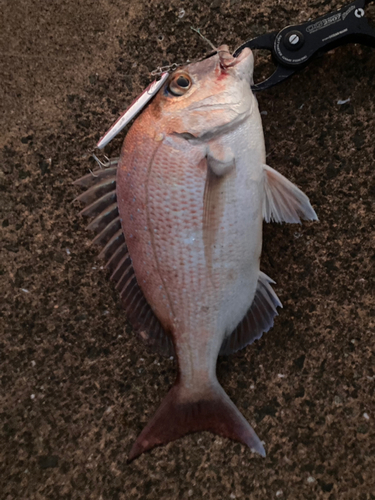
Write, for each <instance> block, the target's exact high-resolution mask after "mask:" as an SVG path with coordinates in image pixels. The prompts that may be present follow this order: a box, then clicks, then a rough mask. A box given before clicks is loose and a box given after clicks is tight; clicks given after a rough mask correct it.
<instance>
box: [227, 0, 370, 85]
mask: <svg viewBox="0 0 375 500" xmlns="http://www.w3.org/2000/svg"><path fill="white" fill-rule="evenodd" d="M372 1H373V0H356V1H355V2H353V3H351V4H349V5H346V6H345V7H343V8H342V9H340V10H338V11H337V12H330V13H329V14H326V15H325V16H322V17H319V18H317V19H314V20H312V21H308V22H307V23H303V24H298V25H295V26H287V27H286V28H284V29H282V30H281V31H274V32H272V33H267V34H266V35H261V36H259V37H257V38H254V39H252V40H249V41H248V42H246V43H244V44H243V45H241V46H240V47H239V48H238V49H237V50H236V51H235V53H234V56H235V57H237V56H238V55H239V53H240V52H241V51H242V50H243V49H244V48H245V47H249V48H250V49H266V50H270V51H271V53H272V58H273V60H274V62H275V64H276V70H275V72H274V73H273V74H272V75H271V76H270V77H269V78H267V80H264V81H263V82H260V83H257V84H254V85H252V89H253V90H265V89H268V88H270V87H272V86H273V85H276V84H278V83H280V82H282V81H283V80H285V79H286V78H289V77H290V76H291V75H293V73H295V72H296V71H298V70H300V69H302V68H304V67H305V66H306V65H307V64H308V63H309V62H310V61H311V59H313V58H314V57H316V56H317V55H318V54H321V53H323V52H327V51H329V50H331V49H333V48H334V47H337V46H339V45H344V44H346V43H361V44H364V45H368V46H370V47H375V29H374V28H372V27H371V26H370V24H369V23H368V19H367V18H366V16H365V6H366V4H368V3H370V2H372Z"/></svg>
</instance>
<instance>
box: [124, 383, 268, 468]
mask: <svg viewBox="0 0 375 500" xmlns="http://www.w3.org/2000/svg"><path fill="white" fill-rule="evenodd" d="M200 431H210V432H212V433H214V434H219V435H220V436H223V437H226V438H230V439H233V440H235V441H239V442H240V443H243V444H246V445H247V446H248V447H249V448H251V450H253V451H255V452H257V453H259V454H260V455H261V456H262V457H265V456H266V452H265V451H264V448H263V445H262V443H261V441H260V440H259V438H258V436H257V435H256V433H255V431H254V430H253V429H252V427H251V426H250V425H249V423H248V422H247V420H246V419H245V418H244V416H243V415H242V414H241V413H240V412H239V410H238V409H237V407H236V406H235V404H234V403H233V402H232V401H231V400H230V399H229V397H228V395H227V394H226V393H225V391H224V389H223V388H222V387H221V386H220V385H219V384H218V383H217V384H216V385H215V386H214V387H213V388H210V390H209V391H207V393H206V395H205V397H204V398H202V399H199V400H198V399H197V398H191V400H189V397H188V394H186V389H185V388H183V387H182V386H181V385H179V384H178V383H177V384H176V385H174V386H173V387H172V389H171V390H170V391H169V393H168V394H167V396H166V397H165V398H164V400H163V401H162V404H161V405H160V406H159V408H158V410H157V411H156V413H155V415H154V416H153V418H152V419H151V420H150V421H149V423H148V424H147V426H146V427H145V428H144V429H143V431H142V432H141V434H140V435H139V436H138V438H137V440H136V441H135V443H134V445H133V447H132V449H131V451H130V455H129V461H131V460H133V459H134V458H136V457H138V456H139V455H141V454H142V453H143V452H145V451H147V450H150V449H151V448H154V447H155V446H159V445H162V444H167V443H169V442H170V441H174V440H176V439H178V438H180V437H182V436H184V435H185V434H190V433H193V432H200Z"/></svg>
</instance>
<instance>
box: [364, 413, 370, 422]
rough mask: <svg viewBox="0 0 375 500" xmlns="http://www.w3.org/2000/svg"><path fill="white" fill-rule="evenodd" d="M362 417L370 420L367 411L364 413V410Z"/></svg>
mask: <svg viewBox="0 0 375 500" xmlns="http://www.w3.org/2000/svg"><path fill="white" fill-rule="evenodd" d="M363 418H365V419H366V420H370V417H369V415H368V413H366V412H365V413H364V414H363Z"/></svg>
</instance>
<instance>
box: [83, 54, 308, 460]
mask: <svg viewBox="0 0 375 500" xmlns="http://www.w3.org/2000/svg"><path fill="white" fill-rule="evenodd" d="M253 71H254V57H253V54H252V52H251V50H250V49H248V48H245V49H244V50H243V51H242V52H241V53H240V55H239V56H238V57H236V58H235V57H233V56H232V55H231V54H230V52H229V48H228V46H226V45H222V46H220V47H219V48H218V49H217V51H216V53H215V54H213V55H211V56H210V57H208V58H206V59H204V60H201V61H198V62H193V63H190V64H187V65H185V66H181V67H179V68H178V69H177V70H176V71H174V72H173V73H172V74H171V75H169V76H168V78H167V79H166V81H165V83H164V84H163V85H162V86H161V88H160V90H158V92H157V93H156V95H155V96H154V97H153V98H152V99H151V101H150V102H149V103H148V104H147V106H146V107H145V108H144V109H143V111H142V112H141V114H140V115H139V116H138V118H137V119H136V120H135V121H134V123H133V125H132V126H131V128H130V130H129V132H128V134H127V135H126V137H125V140H124V143H123V146H122V149H121V154H120V157H119V158H116V159H113V160H111V161H110V162H109V163H108V164H107V165H106V168H104V169H99V170H97V171H96V172H94V173H93V175H91V174H88V175H86V176H84V177H83V178H82V179H79V180H78V181H76V184H78V185H81V186H83V187H85V188H86V191H85V192H83V193H82V194H81V195H80V196H78V198H77V199H78V200H80V201H81V202H84V203H85V204H86V205H87V206H86V207H85V208H84V209H83V210H82V212H81V213H82V214H83V215H85V216H89V217H94V219H93V220H92V221H91V222H90V224H89V226H88V228H89V229H91V230H94V231H95V232H96V233H97V236H96V237H95V239H94V243H96V244H99V245H102V247H103V248H102V250H101V253H100V257H102V258H104V259H105V260H106V267H107V268H109V269H110V271H111V279H112V280H114V281H115V282H116V288H117V289H118V291H119V293H120V297H121V301H122V304H123V306H124V308H125V312H126V315H127V318H128V319H129V321H130V322H131V323H132V325H133V327H134V329H135V330H136V331H137V332H138V333H139V335H140V337H141V338H142V339H143V341H144V342H145V343H146V344H147V345H148V346H149V347H151V348H152V349H154V350H155V351H157V352H159V353H160V354H162V355H164V356H173V357H174V358H175V359H176V365H177V377H176V381H175V382H174V384H173V386H172V387H171V388H170V390H169V392H168V393H167V395H166V396H165V398H164V400H163V401H162V403H161V405H160V406H159V408H158V409H157V411H156V413H155V414H154V416H153V417H152V418H151V420H150V421H149V423H148V424H147V425H146V427H145V428H144V429H143V431H142V432H141V433H140V435H139V436H138V438H137V439H136V441H135V443H134V444H133V446H132V448H131V451H130V454H129V460H133V459H135V458H136V457H138V456H139V455H141V454H142V453H143V452H145V451H147V450H150V449H152V448H154V447H155V446H159V445H165V444H167V443H169V442H171V441H174V440H176V439H178V438H180V437H182V436H184V435H186V434H189V433H194V432H200V431H210V432H211V433H214V434H217V435H220V436H223V437H226V438H230V439H232V440H235V441H238V442H240V443H242V444H244V445H246V446H247V447H248V448H250V449H251V450H252V451H253V452H255V453H258V454H259V455H261V456H262V457H265V455H266V452H265V448H264V446H263V443H262V442H261V440H260V439H259V437H258V436H257V434H256V433H255V431H254V429H253V428H252V427H251V426H250V424H249V423H248V422H247V420H246V419H245V417H244V416H243V415H242V413H241V412H240V411H239V409H238V408H237V407H236V406H235V404H234V403H233V402H232V401H231V399H230V398H229V396H228V395H227V394H226V392H225V391H224V389H223V387H222V386H221V385H220V383H219V381H218V379H217V376H216V364H217V359H218V356H219V355H230V354H231V353H234V352H236V351H238V350H240V349H243V348H244V347H246V346H247V345H249V344H252V343H253V342H254V341H255V340H257V339H259V338H260V337H261V336H262V334H263V333H264V332H267V331H268V330H269V329H270V328H271V327H272V326H273V324H274V318H275V316H276V315H277V314H278V312H277V308H279V307H282V305H281V302H280V300H279V298H278V297H277V295H276V293H275V291H274V290H273V288H272V284H274V281H273V280H272V279H271V278H269V277H268V276H267V275H266V274H264V273H263V272H262V271H261V270H260V257H261V250H262V227H263V221H265V222H271V221H274V222H278V223H282V222H287V223H301V219H305V220H310V221H314V220H317V216H316V213H315V211H314V209H313V208H312V206H311V204H310V202H309V199H308V197H307V196H306V195H305V194H304V193H303V192H302V191H301V190H300V189H299V188H298V187H297V186H296V185H295V184H293V183H292V182H290V181H289V180H287V179H286V178H285V177H284V176H283V175H281V174H280V173H278V172H277V171H276V170H274V169H273V168H271V167H269V166H268V165H267V164H266V153H265V143H264V135H263V127H262V121H261V116H260V113H259V109H258V103H257V99H256V97H255V96H254V94H253V92H252V90H251V83H252V79H253Z"/></svg>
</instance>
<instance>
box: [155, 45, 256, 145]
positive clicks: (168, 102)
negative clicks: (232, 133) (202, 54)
mask: <svg viewBox="0 0 375 500" xmlns="http://www.w3.org/2000/svg"><path fill="white" fill-rule="evenodd" d="M253 70H254V57H253V54H252V52H251V50H250V49H249V48H245V49H244V50H243V51H242V52H241V53H240V55H239V56H238V57H233V56H232V55H231V54H230V52H229V49H228V46H227V45H222V46H220V47H219V48H218V49H217V52H216V53H215V54H214V55H213V56H211V57H209V58H207V59H204V60H201V61H199V62H195V63H192V64H188V65H186V66H183V67H180V68H178V69H177V70H176V71H175V72H173V73H172V74H171V75H170V77H169V78H168V80H167V81H166V83H165V85H164V86H163V88H162V89H161V90H160V91H159V93H158V95H157V96H156V97H155V99H154V100H153V101H152V103H151V104H150V111H151V113H152V115H154V116H153V119H154V120H155V122H158V128H159V127H160V129H161V130H163V132H167V133H168V134H173V133H174V134H182V135H186V136H187V137H190V138H202V137H203V138H204V137H206V136H207V135H209V136H213V135H215V134H216V133H222V132H223V129H225V128H226V127H231V128H232V127H233V126H235V125H236V123H239V122H241V121H242V120H244V119H246V118H247V117H248V116H249V115H250V114H251V112H252V110H253V108H254V103H255V102H256V100H255V97H254V95H253V93H252V91H251V83H252V79H253Z"/></svg>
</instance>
